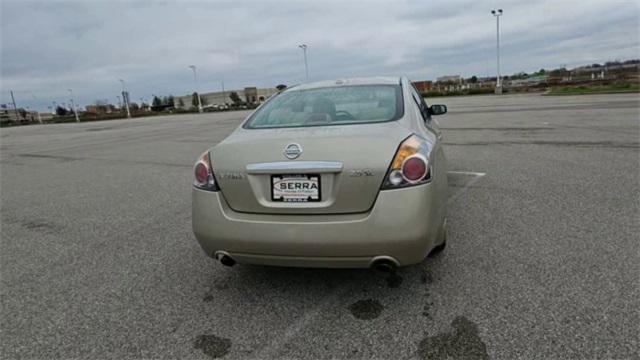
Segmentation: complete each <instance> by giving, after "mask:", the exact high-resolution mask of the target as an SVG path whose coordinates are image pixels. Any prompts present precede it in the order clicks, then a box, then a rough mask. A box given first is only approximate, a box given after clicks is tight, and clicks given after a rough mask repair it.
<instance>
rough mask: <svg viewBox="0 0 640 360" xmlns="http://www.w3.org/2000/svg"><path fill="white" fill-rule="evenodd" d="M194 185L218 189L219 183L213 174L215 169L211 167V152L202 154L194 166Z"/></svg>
mask: <svg viewBox="0 0 640 360" xmlns="http://www.w3.org/2000/svg"><path fill="white" fill-rule="evenodd" d="M193 175H194V180H193V186H195V187H197V188H198V189H202V190H209V191H218V190H219V188H218V184H217V182H216V178H215V177H214V176H213V169H212V168H211V159H210V158H209V152H208V151H207V152H206V153H204V154H202V156H200V158H199V159H198V161H196V164H195V165H194V166H193Z"/></svg>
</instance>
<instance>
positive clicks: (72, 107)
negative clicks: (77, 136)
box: [67, 89, 80, 122]
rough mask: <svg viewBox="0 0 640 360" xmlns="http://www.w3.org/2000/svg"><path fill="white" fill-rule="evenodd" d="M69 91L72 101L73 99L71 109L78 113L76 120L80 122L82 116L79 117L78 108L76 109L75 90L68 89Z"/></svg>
mask: <svg viewBox="0 0 640 360" xmlns="http://www.w3.org/2000/svg"><path fill="white" fill-rule="evenodd" d="M67 91H69V95H71V99H70V101H71V110H72V111H73V113H74V114H75V115H76V122H80V118H79V117H78V109H76V105H75V104H74V102H73V90H71V89H67Z"/></svg>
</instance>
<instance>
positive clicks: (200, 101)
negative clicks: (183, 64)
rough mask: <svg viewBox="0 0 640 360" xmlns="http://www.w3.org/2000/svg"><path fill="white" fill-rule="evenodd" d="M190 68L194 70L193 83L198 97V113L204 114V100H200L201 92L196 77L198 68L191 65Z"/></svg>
mask: <svg viewBox="0 0 640 360" xmlns="http://www.w3.org/2000/svg"><path fill="white" fill-rule="evenodd" d="M189 68H190V69H191V70H193V83H194V85H195V87H196V95H197V96H198V112H199V113H202V99H200V92H199V91H198V76H197V75H196V66H195V65H189Z"/></svg>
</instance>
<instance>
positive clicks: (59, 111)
mask: <svg viewBox="0 0 640 360" xmlns="http://www.w3.org/2000/svg"><path fill="white" fill-rule="evenodd" d="M56 115H58V116H65V115H67V109H65V108H63V107H62V106H60V105H58V106H56Z"/></svg>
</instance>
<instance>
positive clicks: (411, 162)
mask: <svg viewBox="0 0 640 360" xmlns="http://www.w3.org/2000/svg"><path fill="white" fill-rule="evenodd" d="M431 148H432V146H431V145H430V144H429V142H427V141H426V140H424V139H422V138H420V137H418V136H416V135H411V136H410V137H408V138H407V139H405V140H404V141H403V142H402V144H400V147H399V148H398V151H397V152H396V155H395V157H394V158H393V161H392V162H391V166H390V167H389V171H388V172H387V176H386V178H385V180H384V183H383V184H382V189H395V188H401V187H406V186H412V185H418V184H424V183H426V182H429V181H430V180H431V173H430V172H431V170H430V164H429V155H430V153H431Z"/></svg>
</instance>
